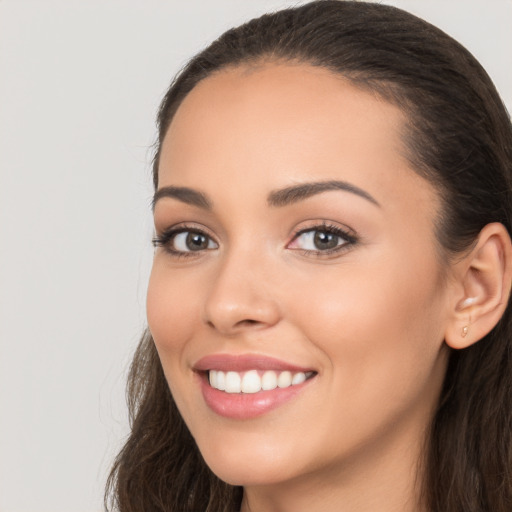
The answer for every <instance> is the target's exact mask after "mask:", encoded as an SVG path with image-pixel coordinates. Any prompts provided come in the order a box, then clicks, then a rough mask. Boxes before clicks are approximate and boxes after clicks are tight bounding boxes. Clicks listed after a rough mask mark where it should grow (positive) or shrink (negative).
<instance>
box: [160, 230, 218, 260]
mask: <svg viewBox="0 0 512 512" xmlns="http://www.w3.org/2000/svg"><path fill="white" fill-rule="evenodd" d="M186 232H192V233H198V234H200V235H203V236H205V237H207V238H208V239H209V240H210V241H212V242H213V243H214V244H215V245H216V247H215V248H207V249H202V250H198V251H180V250H176V249H174V248H172V247H171V245H170V244H171V242H172V241H173V240H174V238H175V237H176V236H177V235H179V234H180V233H186ZM153 246H154V247H162V248H163V249H164V250H165V251H166V252H167V253H168V254H170V255H171V256H173V257H176V258H181V257H199V256H201V255H202V254H204V253H205V252H207V251H212V250H214V249H218V247H219V243H218V242H217V240H216V239H215V236H214V235H212V234H211V232H210V230H209V229H208V228H206V227H205V226H203V225H200V224H199V225H198V224H195V223H189V222H183V223H180V224H174V225H172V226H170V227H168V228H166V229H163V230H161V231H159V232H158V231H157V234H156V235H155V237H154V238H153Z"/></svg>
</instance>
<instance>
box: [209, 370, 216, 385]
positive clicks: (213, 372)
mask: <svg viewBox="0 0 512 512" xmlns="http://www.w3.org/2000/svg"><path fill="white" fill-rule="evenodd" d="M208 378H209V380H210V386H211V387H212V388H216V387H217V371H216V370H210V373H209V375H208Z"/></svg>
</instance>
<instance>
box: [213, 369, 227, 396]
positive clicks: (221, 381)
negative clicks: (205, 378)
mask: <svg viewBox="0 0 512 512" xmlns="http://www.w3.org/2000/svg"><path fill="white" fill-rule="evenodd" d="M216 384H217V385H216V386H215V387H216V388H217V389H218V390H219V391H224V390H225V389H226V374H225V373H224V372H221V371H220V370H218V371H217V382H216Z"/></svg>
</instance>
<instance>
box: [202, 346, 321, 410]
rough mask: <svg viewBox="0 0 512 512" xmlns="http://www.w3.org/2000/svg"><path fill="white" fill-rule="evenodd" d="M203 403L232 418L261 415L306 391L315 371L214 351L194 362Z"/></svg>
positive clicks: (289, 364) (260, 356) (264, 359)
mask: <svg viewBox="0 0 512 512" xmlns="http://www.w3.org/2000/svg"><path fill="white" fill-rule="evenodd" d="M193 369H194V373H195V374H196V377H197V382H198V384H199V387H200V390H201V394H202V397H203V400H204V402H205V405H207V407H208V408H209V409H210V410H212V411H213V412H214V413H215V414H217V415H219V416H223V417H225V418H229V419H234V420H249V419H252V418H256V417H259V416H261V415H264V414H266V413H268V412H270V411H272V410H274V409H276V408H278V407H280V406H282V405H284V404H286V403H288V402H292V401H294V400H296V399H297V398H296V397H298V396H299V395H303V394H304V393H306V388H309V387H310V385H311V383H312V382H313V381H315V380H316V379H315V377H316V376H317V375H318V372H317V371H315V370H313V369H312V368H307V367H302V366H297V365H294V364H291V363H287V362H286V361H283V360H279V359H275V358H272V357H267V356H263V355H252V354H245V355H231V354H214V355H210V356H206V357H203V358H202V359H200V360H199V361H197V362H196V363H195V364H194V365H193Z"/></svg>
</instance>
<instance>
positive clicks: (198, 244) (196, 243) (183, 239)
mask: <svg viewBox="0 0 512 512" xmlns="http://www.w3.org/2000/svg"><path fill="white" fill-rule="evenodd" d="M172 242H173V248H174V249H175V250H176V251H180V252H188V251H191V252H192V251H204V250H206V249H216V248H217V244H215V243H214V241H213V240H212V239H211V238H210V237H209V236H207V235H205V234H203V233H198V232H194V231H183V232H181V233H177V234H175V235H174V237H173V238H172Z"/></svg>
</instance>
